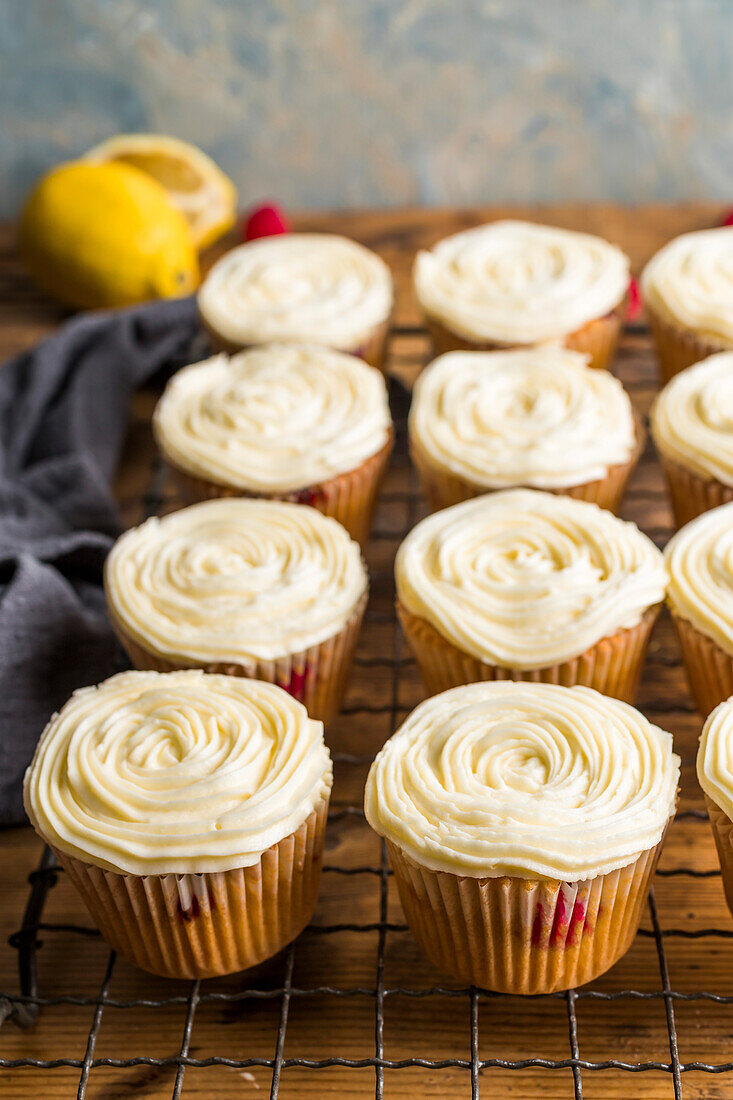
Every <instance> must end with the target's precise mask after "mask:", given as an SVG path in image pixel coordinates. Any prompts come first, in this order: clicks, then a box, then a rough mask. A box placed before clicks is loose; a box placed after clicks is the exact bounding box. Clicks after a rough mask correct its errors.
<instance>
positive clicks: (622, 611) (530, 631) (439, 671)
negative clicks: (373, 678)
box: [395, 489, 667, 701]
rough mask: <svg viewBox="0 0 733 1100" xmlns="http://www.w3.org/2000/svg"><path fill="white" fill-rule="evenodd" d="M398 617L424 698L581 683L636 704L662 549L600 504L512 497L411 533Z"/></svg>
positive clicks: (398, 573)
mask: <svg viewBox="0 0 733 1100" xmlns="http://www.w3.org/2000/svg"><path fill="white" fill-rule="evenodd" d="M395 581H396V588H397V612H398V615H399V618H400V622H401V623H402V627H403V629H404V632H405V634H406V636H407V640H408V642H409V644H410V648H411V649H412V651H413V653H414V654H415V657H416V659H417V663H418V665H419V668H420V672H421V674H422V678H423V681H424V683H425V687H426V690H427V691H428V692H430V693H431V694H432V693H436V692H439V691H444V690H445V689H446V688H451V687H455V686H457V685H459V684H467V683H472V682H474V681H477V680H532V681H535V682H544V683H551V684H563V685H565V686H571V685H573V684H583V685H585V686H586V687H592V688H596V690H598V691H602V692H604V693H605V694H606V695H614V696H616V697H618V698H620V699H627V700H629V701H631V700H633V698H634V695H635V692H636V687H637V684H638V681H639V675H640V672H641V669H642V666H643V663H644V656H645V653H646V649H647V645H648V643H649V638H650V635H651V632H652V628H653V626H654V623H655V621H656V618H657V615H658V613H659V609H660V606H661V602H662V600H663V599H664V593H665V588H666V582H667V574H666V570H665V567H664V560H663V558H662V555H661V553H660V552H659V550H657V548H656V546H655V545H654V544H653V543H652V541H651V540H650V539H648V538H647V537H646V535H643V534H642V533H641V531H639V529H638V528H637V527H636V526H635V525H634V524H633V523H625V522H623V521H622V520H620V519H617V518H616V517H615V516H613V515H611V513H610V512H604V511H603V510H602V509H601V508H598V507H597V506H596V505H595V504H586V503H584V502H583V501H577V500H570V499H569V498H567V497H557V496H552V495H551V494H549V493H539V492H535V491H533V490H531V489H515V490H510V491H507V492H504V493H495V494H494V495H492V496H488V497H478V498H477V499H475V500H469V501H466V502H465V503H463V504H456V505H455V506H454V507H453V508H446V509H445V510H444V511H442V512H436V513H435V515H432V516H429V517H428V518H427V519H424V520H423V521H422V522H421V523H418V525H417V526H416V527H415V528H413V530H412V531H411V532H410V534H409V535H408V536H407V538H406V539H405V541H404V542H403V543H402V545H401V546H400V548H399V550H398V552H397V558H396V561H395Z"/></svg>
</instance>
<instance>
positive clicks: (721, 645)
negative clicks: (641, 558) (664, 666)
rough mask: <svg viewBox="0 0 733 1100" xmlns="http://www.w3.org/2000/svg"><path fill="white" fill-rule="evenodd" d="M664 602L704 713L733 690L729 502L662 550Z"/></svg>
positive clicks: (732, 522)
mask: <svg viewBox="0 0 733 1100" xmlns="http://www.w3.org/2000/svg"><path fill="white" fill-rule="evenodd" d="M664 557H665V559H666V562H667V570H668V572H669V588H668V590H667V602H668V604H669V607H670V610H671V612H672V621H673V622H674V625H675V628H676V630H677V635H678V637H679V640H680V647H681V649H682V657H683V660H684V663H685V669H686V671H687V679H688V681H689V684H690V689H691V691H692V696H693V698H694V700H695V705H696V706H697V709H698V710H699V711H700V714H702V715H703V716H705V715H706V714H709V713H710V711H711V710H713V709H714V708H715V707H717V705H718V703H722V701H723V700H724V699H727V698H728V696H729V695H733V504H723V505H722V506H721V507H720V508H713V509H712V510H711V511H709V512H703V514H702V515H701V516H698V517H697V519H693V520H692V522H691V523H688V524H687V525H686V526H685V527H683V528H682V529H681V530H680V531H678V532H677V534H676V535H674V536H673V537H672V538H671V539H670V541H669V542H668V543H667V546H666V548H665V551H664Z"/></svg>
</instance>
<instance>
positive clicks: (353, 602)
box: [104, 499, 367, 721]
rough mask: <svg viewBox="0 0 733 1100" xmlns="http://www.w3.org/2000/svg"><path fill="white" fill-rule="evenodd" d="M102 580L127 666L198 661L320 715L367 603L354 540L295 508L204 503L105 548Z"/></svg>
mask: <svg viewBox="0 0 733 1100" xmlns="http://www.w3.org/2000/svg"><path fill="white" fill-rule="evenodd" d="M104 585H105V592H106V596H107V608H108V612H109V616H110V619H111V621H112V625H113V626H114V628H115V630H116V632H117V634H118V635H119V637H120V639H121V641H122V643H123V645H124V646H125V649H126V650H127V652H128V654H129V655H130V658H131V660H132V662H133V664H134V665H135V666H136V667H137V668H149V669H157V670H158V671H161V672H167V671H170V670H171V669H176V668H203V669H205V670H206V671H207V672H222V673H227V674H229V675H234V676H249V677H252V678H253V679H256V680H267V681H268V682H270V683H276V684H278V685H279V686H280V687H282V688H284V689H285V690H286V691H288V692H290V694H291V695H293V696H294V697H295V698H296V699H299V700H300V701H301V702H303V703H305V706H306V707H307V709H308V713H309V714H310V715H311V717H313V718H319V719H321V720H322V721H328V720H329V719H330V718H331V717H333V715H334V714H335V712H336V710H337V709H338V705H339V703H340V701H341V698H342V697H343V694H344V691H345V689H346V683H347V679H348V675H349V670H350V668H351V663H352V659H353V655H354V649H355V647H356V641H357V637H358V634H359V628H360V626H361V620H362V617H363V614H364V608H365V606H366V601H367V575H366V571H365V569H364V565H363V563H362V560H361V553H360V550H359V546H358V544H357V543H356V542H354V541H353V540H352V539H351V538H349V535H348V534H347V533H346V531H345V530H344V528H343V527H342V526H341V525H340V524H339V523H337V522H336V521H335V520H333V519H329V518H328V517H327V516H323V515H321V513H320V512H317V511H316V510H315V509H314V508H308V507H306V506H305V505H303V504H285V503H280V502H275V501H266V500H243V499H242V500H236V499H234V500H209V501H205V502H204V503H203V504H194V505H192V506H191V507H190V508H183V509H182V510H181V511H180V512H174V513H173V514H171V515H168V516H165V517H164V518H163V519H158V518H153V519H149V520H147V521H146V522H145V523H143V524H142V526H140V527H135V528H133V529H132V530H130V531H127V532H126V533H125V534H124V535H123V536H122V537H121V538H120V539H118V540H117V542H116V543H115V545H114V546H113V548H112V550H111V552H110V554H109V556H108V558H107V562H106V565H105V573H104Z"/></svg>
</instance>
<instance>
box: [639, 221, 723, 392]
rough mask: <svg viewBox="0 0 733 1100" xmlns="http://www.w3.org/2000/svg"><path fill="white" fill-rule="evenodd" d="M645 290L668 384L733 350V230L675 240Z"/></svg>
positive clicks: (649, 270) (649, 268) (655, 263)
mask: <svg viewBox="0 0 733 1100" xmlns="http://www.w3.org/2000/svg"><path fill="white" fill-rule="evenodd" d="M641 291H642V295H643V297H644V305H645V306H646V312H647V317H648V318H649V324H650V325H651V329H652V333H653V335H654V342H655V344H656V348H657V358H658V360H659V368H660V371H661V374H662V378H663V380H664V381H665V382H668V381H669V379H670V378H671V377H672V376H673V375H675V374H677V373H678V371H681V370H684V368H685V367H689V366H690V365H691V364H692V363H698V362H699V361H700V360H701V359H706V358H707V357H708V356H709V355H713V354H714V353H715V352H718V351H726V350H728V349H730V348H733V228H731V227H728V226H726V227H724V228H721V229H703V230H699V231H698V232H696V233H685V234H683V235H682V236H681V237H676V238H675V239H674V240H673V241H670V242H669V244H666V245H665V246H664V248H662V249H661V250H660V251H659V252H657V254H656V255H655V256H653V257H652V259H651V260H650V261H649V263H648V264H647V265H646V267H645V268H644V271H643V273H642V277H641Z"/></svg>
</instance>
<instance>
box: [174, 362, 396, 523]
mask: <svg viewBox="0 0 733 1100" xmlns="http://www.w3.org/2000/svg"><path fill="white" fill-rule="evenodd" d="M153 428H154V432H155V438H156V441H157V443H158V447H159V449H160V451H161V452H162V454H163V455H164V457H165V459H166V461H167V462H168V464H169V465H170V466H171V467H172V469H173V472H174V474H175V475H176V480H177V481H178V483H179V485H180V486H181V489H182V491H183V494H184V497H185V499H186V500H187V501H188V502H189V503H191V502H194V501H200V500H208V499H210V498H212V497H227V496H254V497H267V498H268V499H270V500H289V501H293V502H297V503H303V504H310V505H312V506H313V507H314V508H317V509H318V511H319V512H323V513H324V515H327V516H332V517H333V518H334V519H337V520H338V521H339V523H341V524H342V525H343V526H344V527H345V528H346V530H347V531H348V532H349V534H350V535H351V536H352V538H355V539H356V540H357V542H360V543H362V545H363V544H364V543H365V542H366V540H367V538H368V535H369V527H370V525H371V519H372V514H373V511H374V506H375V503H376V499H377V492H378V489H379V484H380V482H381V479H382V475H383V474H384V470H385V467H386V465H387V462H388V460H389V455H390V452H391V449H392V442H393V436H394V433H393V431H392V421H391V418H390V413H389V403H388V400H387V387H386V385H385V381H384V377H383V375H382V374H380V372H379V371H377V370H375V369H374V368H373V367H369V366H367V364H366V363H364V362H363V360H361V359H357V358H355V357H354V356H352V355H345V354H344V353H343V352H338V351H333V350H332V349H330V348H323V347H317V346H316V345H314V344H269V345H264V346H262V347H257V348H251V349H250V350H249V351H246V352H240V353H239V354H238V355H234V356H232V357H231V358H230V357H229V356H227V355H217V356H215V357H214V358H213V359H208V360H207V361H206V362H204V363H195V364H193V365H192V366H190V367H185V368H184V369H183V370H181V371H179V372H178V373H177V374H175V375H174V376H173V378H172V379H171V380H170V382H169V383H168V385H167V387H166V390H165V393H164V394H163V397H162V398H161V400H160V402H159V403H158V406H157V408H156V410H155V416H154V418H153Z"/></svg>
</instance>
